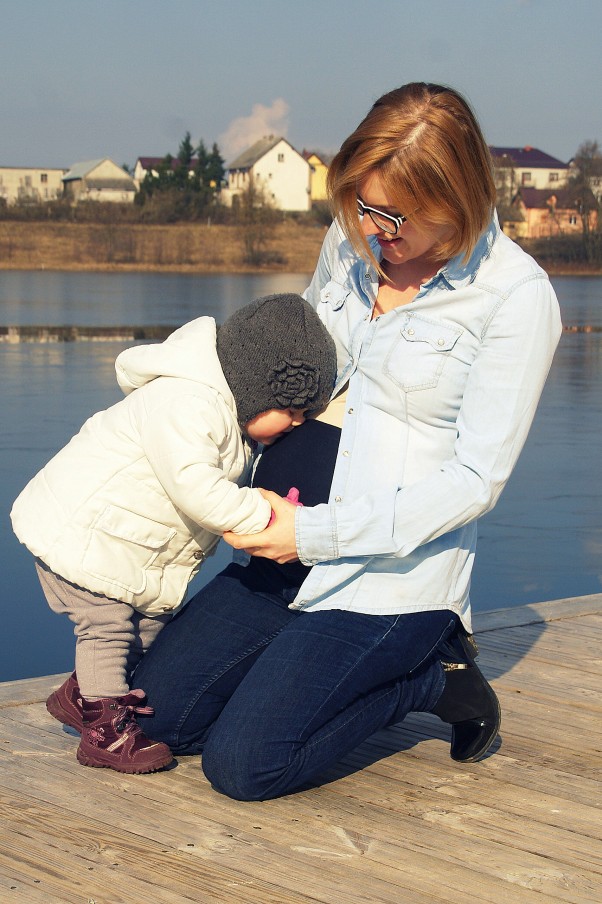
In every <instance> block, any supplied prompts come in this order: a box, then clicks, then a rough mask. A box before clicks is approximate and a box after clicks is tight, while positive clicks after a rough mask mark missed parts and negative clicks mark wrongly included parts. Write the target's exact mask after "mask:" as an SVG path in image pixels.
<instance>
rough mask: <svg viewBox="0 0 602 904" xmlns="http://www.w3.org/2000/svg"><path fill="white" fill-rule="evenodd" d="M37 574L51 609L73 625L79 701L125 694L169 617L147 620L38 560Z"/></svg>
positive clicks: (124, 605)
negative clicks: (79, 693)
mask: <svg viewBox="0 0 602 904" xmlns="http://www.w3.org/2000/svg"><path fill="white" fill-rule="evenodd" d="M36 570H37V572H38V577H39V579H40V583H41V585H42V590H43V591H44V595H45V597H46V599H47V601H48V605H49V606H50V608H51V609H52V611H53V612H57V613H58V614H59V615H61V614H65V615H68V616H69V618H70V619H71V621H72V622H74V623H75V628H74V633H75V636H76V638H77V640H76V646H75V670H76V672H77V680H78V684H79V688H80V691H81V694H82V697H85V698H87V699H90V700H96V699H98V698H99V697H121V696H123V695H124V694H127V693H128V691H129V689H130V688H129V684H128V676H129V675H130V674H131V672H132V671H133V669H134V667H135V666H136V665H137V663H138V661H139V660H140V658H141V656H142V654H143V653H144V652H146V650H148V648H149V647H150V645H151V643H152V642H153V640H154V639H155V637H156V636H157V635H158V633H159V631H160V630H161V628H163V627H164V625H166V624H167V622H168V621H169V620H170V619H171V614H170V615H158V616H153V617H152V618H151V617H150V616H148V615H145V614H144V613H143V612H139V611H138V610H137V609H134V608H133V607H132V606H129V605H128V604H127V603H122V602H120V601H119V600H114V599H110V598H109V597H106V596H102V594H98V593H92V592H91V591H90V590H84V589H83V588H82V587H78V586H77V585H76V584H71V583H70V582H69V581H66V580H65V579H64V578H62V577H60V575H58V574H55V573H54V572H53V571H51V570H50V568H48V566H47V565H45V564H44V563H43V562H41V561H40V560H39V559H37V560H36Z"/></svg>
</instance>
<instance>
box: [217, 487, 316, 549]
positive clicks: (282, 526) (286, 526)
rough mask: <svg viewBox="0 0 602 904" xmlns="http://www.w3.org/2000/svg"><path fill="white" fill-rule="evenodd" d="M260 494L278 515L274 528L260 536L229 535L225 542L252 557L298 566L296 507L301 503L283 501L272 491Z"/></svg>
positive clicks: (261, 533)
mask: <svg viewBox="0 0 602 904" xmlns="http://www.w3.org/2000/svg"><path fill="white" fill-rule="evenodd" d="M260 492H261V495H262V496H263V497H264V499H267V500H268V502H269V503H270V505H271V506H272V509H273V511H274V512H275V513H276V518H275V520H274V522H273V524H271V525H270V526H269V527H266V529H265V530H263V531H261V532H260V533H258V534H234V533H232V532H231V531H225V533H224V540H225V541H226V543H229V544H230V546H233V547H234V549H244V550H246V551H247V552H248V553H250V554H251V555H252V556H262V557H263V558H266V559H273V560H274V561H275V562H278V563H279V564H280V565H284V564H285V563H286V562H296V561H297V560H298V558H299V557H298V555H297V545H296V542H295V507H296V506H297V505H301V503H299V502H291V501H290V500H288V499H283V498H282V496H279V495H278V494H277V493H272V492H270V491H269V490H260ZM289 493H290V491H289Z"/></svg>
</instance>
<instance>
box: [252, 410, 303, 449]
mask: <svg viewBox="0 0 602 904" xmlns="http://www.w3.org/2000/svg"><path fill="white" fill-rule="evenodd" d="M305 414H306V412H305V409H301V408H284V409H282V408H270V410H269V411H262V413H261V414H257V415H255V417H254V418H253V419H252V420H250V421H248V422H247V423H246V424H245V433H246V434H247V436H250V437H251V439H254V440H255V441H256V442H258V443H261V444H262V445H264V446H269V445H271V444H272V443H273V442H275V440H277V439H278V437H279V436H282V434H283V433H290V432H291V430H292V429H293V428H294V427H299V426H300V425H301V424H302V423H303V421H304V420H305Z"/></svg>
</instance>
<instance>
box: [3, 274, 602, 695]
mask: <svg viewBox="0 0 602 904" xmlns="http://www.w3.org/2000/svg"><path fill="white" fill-rule="evenodd" d="M308 280H309V274H275V275H261V276H259V275H244V276H237V275H233V276H231V275H225V276H221V275H220V276H215V275H212V276H199V275H183V274H145V273H131V274H96V273H44V272H39V271H36V272H18V271H9V272H1V271H0V325H35V324H40V325H87V326H90V325H97V326H109V325H111V326H113V325H154V324H157V325H165V324H168V325H178V324H180V323H183V322H185V321H187V320H191V319H193V318H194V317H198V316H200V315H202V314H209V315H211V316H213V317H215V318H216V319H217V320H218V321H222V320H224V319H225V318H226V317H227V316H228V315H229V314H230V313H232V312H233V311H234V310H236V309H237V308H238V307H240V306H241V305H243V304H246V303H247V302H248V301H250V300H252V299H253V298H256V297H258V296H260V295H266V294H269V293H271V292H282V291H293V292H299V291H302V290H303V289H304V288H305V286H306V285H307V283H308ZM553 283H554V286H555V288H556V291H557V294H558V297H559V300H560V304H561V307H562V311H563V319H564V322H565V324H570V325H575V326H583V325H586V324H589V325H592V326H594V327H602V279H600V278H592V277H578V278H575V277H556V278H554V279H553ZM127 344H129V343H125V344H124V343H117V342H99V343H95V342H75V343H61V344H38V343H31V344H30V343H24V344H15V345H9V344H5V345H0V362H1V364H2V395H1V397H0V416H1V419H2V420H1V423H2V428H3V429H2V438H1V440H0V478H1V480H0V540H1V544H2V546H1V548H2V554H1V555H2V559H1V561H2V572H3V576H4V581H3V584H2V589H1V590H0V611H1V612H2V616H3V630H2V632H1V634H0V681H6V680H11V679H16V678H25V677H33V676H37V675H45V674H52V673H55V672H63V671H67V670H69V669H71V668H72V662H73V646H74V641H73V636H72V630H71V625H70V623H69V622H68V621H67V619H64V618H59V617H58V616H56V615H54V614H53V613H51V612H50V610H49V609H48V607H47V605H46V603H45V601H44V598H43V596H42V593H41V590H40V588H39V585H38V583H37V579H36V577H35V574H34V570H33V564H32V559H31V556H30V554H29V553H28V552H27V550H25V549H24V548H23V547H22V546H21V545H20V544H19V543H18V541H17V540H16V538H15V537H14V535H13V533H12V530H11V527H10V520H9V517H8V512H9V510H10V507H11V505H12V501H13V499H14V498H15V496H16V495H17V494H18V492H19V491H20V489H21V488H22V487H23V486H24V485H25V483H26V482H27V480H28V479H29V478H30V477H31V476H32V475H33V474H34V473H35V472H36V471H37V470H38V469H39V468H40V467H41V466H42V465H43V464H44V463H45V462H46V461H47V460H48V458H49V457H50V456H51V455H52V454H54V452H55V451H56V450H57V449H58V448H60V447H61V446H62V445H64V443H65V442H66V441H67V440H68V439H69V437H70V436H72V434H73V433H74V432H76V431H77V430H78V429H79V427H80V426H81V424H82V423H83V421H84V420H85V418H86V417H88V416H89V415H90V414H91V413H92V412H94V411H96V410H98V409H100V408H103V407H106V406H108V405H110V404H112V403H113V402H114V401H117V400H118V399H119V398H120V393H119V390H118V388H117V385H116V382H115V376H114V366H113V365H114V361H115V357H116V356H117V355H118V354H119V352H120V351H121V350H122V348H124V347H125V345H127ZM601 432H602V333H596V332H592V333H565V335H564V336H563V338H562V341H561V343H560V347H559V349H558V352H557V355H556V358H555V360H554V364H553V367H552V371H551V374H550V378H549V380H548V383H547V385H546V388H545V390H544V395H543V397H542V401H541V405H540V408H539V411H538V414H537V416H536V420H535V423H534V425H533V429H532V431H531V434H530V437H529V439H528V441H527V445H526V446H525V449H524V451H523V454H522V456H521V459H520V461H519V463H518V465H517V468H516V470H515V472H514V474H513V475H512V478H511V480H510V482H509V484H508V486H507V488H506V490H505V492H504V494H503V495H502V498H501V500H500V502H499V503H498V505H497V507H496V508H495V509H494V511H493V512H491V513H490V514H489V515H487V516H486V517H485V518H483V519H482V521H481V526H480V531H479V548H478V554H477V562H476V566H475V571H474V578H473V583H472V592H471V597H472V603H473V609H474V610H475V611H482V610H486V609H494V608H499V607H503V606H517V605H524V604H527V603H532V602H539V601H542V600H548V599H559V598H563V597H570V596H580V595H583V594H588V593H598V592H600V591H601V590H602V559H601V553H602V519H601V518H600V510H601V501H602V480H601V477H602V467H601V465H600V445H601V443H600V440H601V435H600V434H601ZM229 555H230V553H229V550H228V548H227V547H225V548H223V549H222V548H220V550H219V551H218V554H217V555H216V556H215V557H214V558H213V560H211V561H210V562H209V563H207V565H206V566H204V569H203V570H202V571H201V574H200V575H199V576H198V577H197V578H196V579H195V582H194V583H193V585H192V589H193V590H194V589H197V588H198V587H200V586H202V584H203V583H205V582H206V581H207V580H208V579H209V578H210V577H212V576H213V575H214V574H215V573H217V571H219V570H220V569H221V568H222V567H223V566H224V565H225V564H226V562H227V561H228V558H229Z"/></svg>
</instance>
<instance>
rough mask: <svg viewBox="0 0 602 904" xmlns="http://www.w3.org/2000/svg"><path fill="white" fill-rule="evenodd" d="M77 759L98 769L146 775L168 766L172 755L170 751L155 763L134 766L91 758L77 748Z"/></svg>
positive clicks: (84, 764) (83, 764)
mask: <svg viewBox="0 0 602 904" xmlns="http://www.w3.org/2000/svg"><path fill="white" fill-rule="evenodd" d="M76 756H77V761H78V763H80V764H81V765H82V766H93V767H96V768H98V769H113V771H114V772H124V773H126V774H127V775H146V774H148V773H149V772H158V771H159V770H160V769H164V768H165V767H166V766H169V764H170V763H173V759H174V758H173V756H172V755H171V753H170V754H169V756H167V755H166V756H164V757H163V759H161V760H159V761H158V762H156V763H153V764H152V765H149V766H135V765H134V764H130V765H128V764H124V765H121V764H120V763H115V762H112V763H103V762H101V760H100V759H96V758H94V759H92V757H89V756H87V755H86V754H85V753H83V751H81V750H80V749H79V748H78V750H77V754H76Z"/></svg>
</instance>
